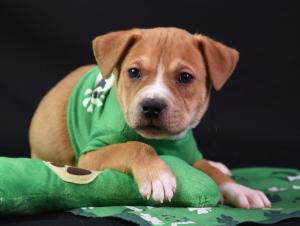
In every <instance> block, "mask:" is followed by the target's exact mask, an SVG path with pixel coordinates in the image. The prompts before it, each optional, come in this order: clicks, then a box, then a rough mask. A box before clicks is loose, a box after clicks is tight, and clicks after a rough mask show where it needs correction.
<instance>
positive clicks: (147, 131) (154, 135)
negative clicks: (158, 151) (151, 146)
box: [135, 126, 187, 140]
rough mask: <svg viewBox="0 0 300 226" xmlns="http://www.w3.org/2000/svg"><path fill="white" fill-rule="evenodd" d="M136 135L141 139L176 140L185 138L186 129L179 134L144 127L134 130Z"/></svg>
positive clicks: (154, 127) (152, 127) (153, 127)
mask: <svg viewBox="0 0 300 226" xmlns="http://www.w3.org/2000/svg"><path fill="white" fill-rule="evenodd" d="M135 130H136V131H137V133H139V134H140V135H141V136H142V137H144V138H147V139H158V140H160V139H167V140H176V139H180V138H182V137H184V136H185V134H186V132H187V129H185V130H183V131H180V132H176V133H173V132H170V131H168V130H166V129H163V128H159V127H156V126H144V127H138V128H135Z"/></svg>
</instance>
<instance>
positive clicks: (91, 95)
mask: <svg viewBox="0 0 300 226" xmlns="http://www.w3.org/2000/svg"><path fill="white" fill-rule="evenodd" d="M113 82H114V74H111V76H110V77H109V78H108V79H104V78H103V76H102V74H101V73H99V74H98V76H97V78H96V81H95V87H94V89H93V90H92V89H91V88H87V89H86V90H85V93H84V96H85V98H84V100H83V101H82V105H83V106H84V107H85V108H86V109H87V112H93V111H94V107H98V108H99V107H101V106H102V105H103V99H104V98H105V94H106V92H107V91H108V90H109V89H110V88H111V87H112V85H113Z"/></svg>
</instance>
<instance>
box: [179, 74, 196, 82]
mask: <svg viewBox="0 0 300 226" xmlns="http://www.w3.org/2000/svg"><path fill="white" fill-rule="evenodd" d="M193 79H194V76H192V75H191V74H190V73H187V72H181V73H180V74H179V75H178V76H177V82H178V83H181V84H189V83H191V82H192V81H193Z"/></svg>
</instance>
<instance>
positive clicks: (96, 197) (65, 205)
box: [0, 156, 220, 215]
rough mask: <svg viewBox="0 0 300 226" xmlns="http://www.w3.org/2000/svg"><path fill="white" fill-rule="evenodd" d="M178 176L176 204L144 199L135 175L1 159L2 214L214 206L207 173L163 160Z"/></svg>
mask: <svg viewBox="0 0 300 226" xmlns="http://www.w3.org/2000/svg"><path fill="white" fill-rule="evenodd" d="M160 157H161V159H162V160H164V161H165V162H166V163H167V164H168V166H169V167H170V169H171V170H172V172H173V173H174V175H175V176H176V178H177V190H176V193H175V195H174V197H173V199H172V202H165V203H163V204H161V203H157V202H154V201H152V200H145V199H144V198H143V197H142V196H141V195H140V194H139V192H138V188H137V185H136V183H135V181H134V180H133V178H132V177H131V176H128V175H126V174H123V173H120V172H118V171H114V170H111V169H106V170H104V171H101V172H97V171H89V170H84V169H80V168H75V167H70V166H63V165H59V164H53V163H47V162H44V161H40V160H32V159H26V158H5V157H0V215H8V214H34V213H41V212H46V211H59V210H69V209H74V208H79V207H89V206H98V207H99V206H120V205H140V206H144V205H147V206H177V207H178V206H180V207H187V206H190V207H205V206H214V205H216V204H217V203H218V201H219V199H220V191H219V189H218V187H217V185H216V184H215V183H214V181H213V180H212V179H211V178H210V177H209V176H207V175H206V174H204V173H202V172H200V171H199V170H196V169H194V168H193V167H192V166H190V165H188V164H187V163H185V162H184V161H183V160H181V159H178V158H176V157H173V156H160Z"/></svg>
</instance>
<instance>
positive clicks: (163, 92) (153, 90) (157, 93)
mask: <svg viewBox="0 0 300 226" xmlns="http://www.w3.org/2000/svg"><path fill="white" fill-rule="evenodd" d="M164 71H165V68H164V65H163V61H162V59H160V62H159V65H158V67H157V73H156V78H155V80H154V82H153V83H152V84H150V85H147V86H145V87H144V88H143V89H142V90H141V91H140V92H139V97H138V98H139V99H144V98H156V97H162V98H169V97H171V92H170V90H169V89H168V87H167V86H166V85H165V84H164V81H163V76H164Z"/></svg>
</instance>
